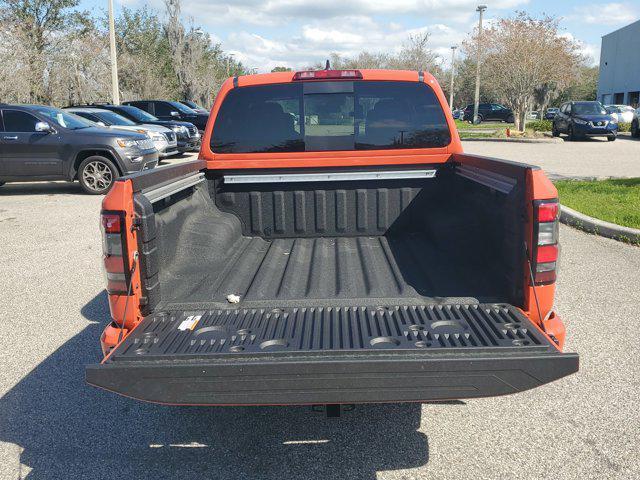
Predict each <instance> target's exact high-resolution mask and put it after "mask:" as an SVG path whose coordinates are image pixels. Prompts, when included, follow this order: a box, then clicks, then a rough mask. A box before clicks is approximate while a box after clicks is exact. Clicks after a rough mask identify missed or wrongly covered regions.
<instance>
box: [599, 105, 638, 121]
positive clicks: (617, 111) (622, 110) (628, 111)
mask: <svg viewBox="0 0 640 480" xmlns="http://www.w3.org/2000/svg"><path fill="white" fill-rule="evenodd" d="M604 108H606V110H607V113H610V114H611V116H612V117H613V118H615V119H616V120H617V121H618V123H631V121H632V120H633V113H634V109H633V107H629V106H627V105H605V107H604Z"/></svg>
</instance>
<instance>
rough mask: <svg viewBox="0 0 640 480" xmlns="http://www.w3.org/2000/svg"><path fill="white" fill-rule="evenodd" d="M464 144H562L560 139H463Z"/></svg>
mask: <svg viewBox="0 0 640 480" xmlns="http://www.w3.org/2000/svg"><path fill="white" fill-rule="evenodd" d="M460 140H461V141H462V142H502V143H562V139H560V138H514V137H512V138H461V139H460Z"/></svg>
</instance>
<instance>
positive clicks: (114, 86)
mask: <svg viewBox="0 0 640 480" xmlns="http://www.w3.org/2000/svg"><path fill="white" fill-rule="evenodd" d="M109 47H110V51H111V101H112V102H113V104H114V105H120V89H119V88H118V60H117V58H116V29H115V25H114V21H113V0H109Z"/></svg>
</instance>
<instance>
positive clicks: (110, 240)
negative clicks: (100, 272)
mask: <svg viewBox="0 0 640 480" xmlns="http://www.w3.org/2000/svg"><path fill="white" fill-rule="evenodd" d="M100 224H101V227H102V253H103V261H104V271H105V273H106V277H107V292H108V293H109V294H112V295H113V294H116V295H123V294H126V293H127V286H128V284H129V270H128V268H126V266H127V265H128V262H127V248H126V238H125V237H124V233H125V229H124V214H123V213H119V212H116V213H112V212H103V213H102V214H101V220H100Z"/></svg>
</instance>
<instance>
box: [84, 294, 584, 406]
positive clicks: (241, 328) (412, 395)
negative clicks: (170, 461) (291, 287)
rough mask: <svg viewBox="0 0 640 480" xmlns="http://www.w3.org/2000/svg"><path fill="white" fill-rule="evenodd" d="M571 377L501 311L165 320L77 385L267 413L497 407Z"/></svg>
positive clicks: (518, 316)
mask: <svg viewBox="0 0 640 480" xmlns="http://www.w3.org/2000/svg"><path fill="white" fill-rule="evenodd" d="M577 370H578V355H577V354H573V353H561V352H560V351H559V350H558V349H557V348H556V347H555V345H554V344H553V343H552V342H551V341H550V340H549V339H548V338H547V337H546V336H545V335H544V334H543V333H542V332H541V331H540V330H539V329H538V328H537V327H535V326H534V325H533V324H532V323H531V321H530V320H529V319H528V318H527V317H526V316H525V315H523V314H522V312H521V311H520V310H518V309H517V308H515V307H513V306H511V305H504V304H484V305H412V306H411V305H395V306H358V307H305V308H282V309H279V308H274V309H272V308H264V309H261V308H247V309H242V308H241V309H218V310H207V311H204V310H201V311H164V312H160V313H156V314H154V315H152V316H149V317H147V318H145V319H144V320H143V321H142V322H141V323H140V324H139V326H138V327H137V328H135V329H134V330H133V331H132V332H131V334H129V335H128V336H127V338H126V339H124V341H123V342H122V343H121V344H120V345H118V346H117V347H116V349H115V350H114V351H113V352H112V353H111V355H109V356H108V357H107V358H106V360H105V361H104V362H103V363H102V364H100V365H90V366H88V367H87V370H86V377H87V382H88V383H90V384H92V385H95V386H97V387H101V388H104V389H107V390H110V391H113V392H116V393H119V394H122V395H126V396H128V397H133V398H136V399H139V400H145V401H149V402H158V403H167V404H181V405H182V404H184V405H274V404H278V405H281V404H322V403H358V402H406V401H430V400H445V399H460V398H472V397H485V396H494V395H505V394H510V393H515V392H520V391H523V390H527V389H530V388H534V387H537V386H539V385H542V384H545V383H548V382H551V381H554V380H557V379H559V378H562V377H564V376H567V375H569V374H571V373H574V372H576V371H577Z"/></svg>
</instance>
